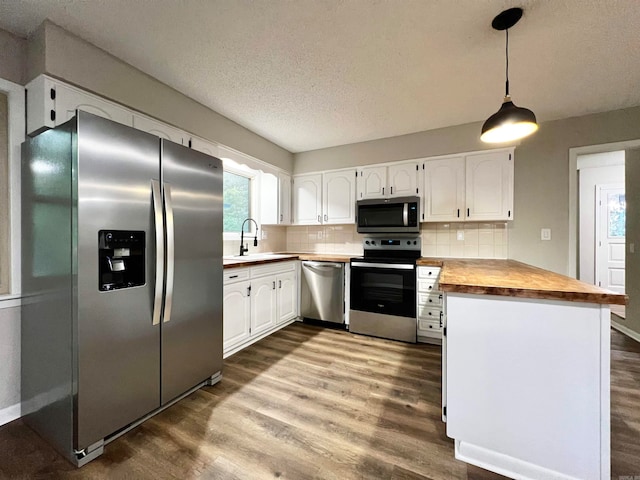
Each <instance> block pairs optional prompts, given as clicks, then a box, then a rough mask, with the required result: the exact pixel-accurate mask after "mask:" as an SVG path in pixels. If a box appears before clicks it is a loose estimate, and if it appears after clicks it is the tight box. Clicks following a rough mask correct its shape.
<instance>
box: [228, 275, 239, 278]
mask: <svg viewBox="0 0 640 480" xmlns="http://www.w3.org/2000/svg"><path fill="white" fill-rule="evenodd" d="M229 278H238V275H230V276H229Z"/></svg>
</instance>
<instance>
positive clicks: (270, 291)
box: [251, 276, 277, 336]
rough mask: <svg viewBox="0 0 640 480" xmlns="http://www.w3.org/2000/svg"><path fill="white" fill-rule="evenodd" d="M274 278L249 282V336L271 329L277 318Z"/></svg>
mask: <svg viewBox="0 0 640 480" xmlns="http://www.w3.org/2000/svg"><path fill="white" fill-rule="evenodd" d="M276 297H277V295H276V278H275V276H272V277H264V278H258V279H256V280H252V281H251V335H252V336H254V335H258V334H260V333H262V332H264V331H266V330H269V329H271V328H272V327H274V326H275V324H276V318H277V303H276V300H277V298H276Z"/></svg>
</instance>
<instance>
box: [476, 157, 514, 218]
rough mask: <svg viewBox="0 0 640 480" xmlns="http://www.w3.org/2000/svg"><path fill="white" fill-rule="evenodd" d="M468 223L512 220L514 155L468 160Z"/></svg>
mask: <svg viewBox="0 0 640 480" xmlns="http://www.w3.org/2000/svg"><path fill="white" fill-rule="evenodd" d="M466 203H467V211H466V212H465V213H467V220H480V221H485V220H512V219H513V156H512V154H511V153H509V152H493V153H484V154H478V155H470V156H468V157H466Z"/></svg>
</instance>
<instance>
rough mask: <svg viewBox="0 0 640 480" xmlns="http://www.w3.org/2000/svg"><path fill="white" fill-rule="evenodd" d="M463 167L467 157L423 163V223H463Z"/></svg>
mask: <svg viewBox="0 0 640 480" xmlns="http://www.w3.org/2000/svg"><path fill="white" fill-rule="evenodd" d="M464 166H465V163H464V157H451V158H443V159H439V160H427V161H426V162H424V185H425V188H424V194H423V199H424V204H423V209H424V217H423V219H424V221H426V222H455V221H462V220H464V217H465V211H464V208H465V203H464V200H465V194H464V190H465V183H464Z"/></svg>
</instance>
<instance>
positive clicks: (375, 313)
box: [349, 235, 422, 343]
mask: <svg viewBox="0 0 640 480" xmlns="http://www.w3.org/2000/svg"><path fill="white" fill-rule="evenodd" d="M363 246H364V257H362V258H354V259H352V260H351V308H350V312H349V314H350V322H349V330H350V331H351V332H353V333H362V334H365V335H372V336H375V337H383V338H390V339H392V340H401V341H404V342H414V343H415V341H416V260H417V259H418V258H419V257H420V251H421V247H422V245H421V242H420V237H419V236H415V235H414V236H403V235H389V236H379V235H378V236H372V237H366V238H365V239H364V240H363Z"/></svg>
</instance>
